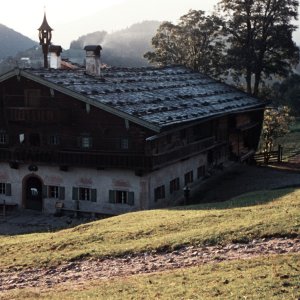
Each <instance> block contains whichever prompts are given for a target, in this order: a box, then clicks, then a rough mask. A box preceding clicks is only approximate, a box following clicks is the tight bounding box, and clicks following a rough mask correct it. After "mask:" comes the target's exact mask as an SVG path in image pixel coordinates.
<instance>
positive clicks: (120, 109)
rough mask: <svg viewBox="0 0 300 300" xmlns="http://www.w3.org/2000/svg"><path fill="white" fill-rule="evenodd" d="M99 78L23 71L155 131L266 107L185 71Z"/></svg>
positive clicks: (115, 71) (125, 72)
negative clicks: (146, 125)
mask: <svg viewBox="0 0 300 300" xmlns="http://www.w3.org/2000/svg"><path fill="white" fill-rule="evenodd" d="M101 72H102V73H101V78H96V77H93V76H90V75H87V74H85V72H84V70H54V69H50V70H45V69H38V70H34V69H31V70H25V71H23V70H19V74H20V75H22V74H23V75H24V76H25V77H28V78H30V79H33V80H35V81H39V82H40V83H43V84H46V85H49V86H50V87H51V88H54V89H57V90H59V91H61V92H65V93H67V94H70V93H71V94H70V95H71V96H76V95H77V96H79V95H80V99H81V100H83V101H87V102H89V103H92V104H94V105H95V106H98V107H101V108H103V109H105V110H107V111H110V112H112V113H115V114H117V115H120V116H121V117H125V118H126V116H131V118H128V119H130V120H131V121H136V123H140V122H139V121H141V122H142V123H145V124H149V125H150V126H148V127H151V128H152V129H154V130H156V131H161V130H162V129H163V128H165V127H168V126H171V125H175V124H178V123H184V122H190V121H196V120H199V119H206V118H212V117H216V116H219V115H224V114H230V113H235V112H240V111H244V110H251V109H256V108H263V107H264V106H265V103H264V102H263V101H261V100H259V99H257V98H254V97H252V96H250V95H248V94H246V93H244V92H242V91H240V90H237V89H236V88H233V87H231V86H229V85H227V84H224V83H221V82H218V81H216V80H214V79H212V78H210V77H208V76H206V75H203V74H200V73H197V72H193V71H191V70H189V69H187V68H185V67H182V66H172V67H164V68H105V69H103V70H102V71H101ZM0 81H2V80H1V78H0ZM99 105H100V106H99Z"/></svg>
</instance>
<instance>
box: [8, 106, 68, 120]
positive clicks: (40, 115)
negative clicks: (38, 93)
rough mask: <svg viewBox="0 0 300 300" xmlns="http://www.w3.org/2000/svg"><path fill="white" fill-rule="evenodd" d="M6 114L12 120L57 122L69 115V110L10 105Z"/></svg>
mask: <svg viewBox="0 0 300 300" xmlns="http://www.w3.org/2000/svg"><path fill="white" fill-rule="evenodd" d="M6 116H7V120H8V121H10V122H37V123H57V122H60V121H62V120H63V118H66V117H67V112H66V111H62V110H59V109H56V108H41V107H9V108H7V109H6Z"/></svg>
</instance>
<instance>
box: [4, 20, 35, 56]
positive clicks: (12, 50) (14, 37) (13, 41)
mask: <svg viewBox="0 0 300 300" xmlns="http://www.w3.org/2000/svg"><path fill="white" fill-rule="evenodd" d="M0 41H1V44H0V59H3V58H6V57H8V56H15V55H16V54H17V53H18V52H19V51H23V50H26V49H28V48H31V47H33V46H35V45H37V43H36V42H35V41H33V40H31V39H29V38H28V37H26V36H24V35H22V34H20V33H18V32H16V31H14V30H13V29H11V28H8V27H6V26H5V25H2V24H0Z"/></svg>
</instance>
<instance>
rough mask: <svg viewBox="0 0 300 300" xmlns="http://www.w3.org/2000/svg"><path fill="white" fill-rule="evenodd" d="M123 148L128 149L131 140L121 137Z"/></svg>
mask: <svg viewBox="0 0 300 300" xmlns="http://www.w3.org/2000/svg"><path fill="white" fill-rule="evenodd" d="M121 149H123V150H127V149H129V141H128V138H123V139H121Z"/></svg>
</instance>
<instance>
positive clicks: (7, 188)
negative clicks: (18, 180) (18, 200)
mask: <svg viewBox="0 0 300 300" xmlns="http://www.w3.org/2000/svg"><path fill="white" fill-rule="evenodd" d="M5 196H11V184H10V183H7V184H6V187H5Z"/></svg>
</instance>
